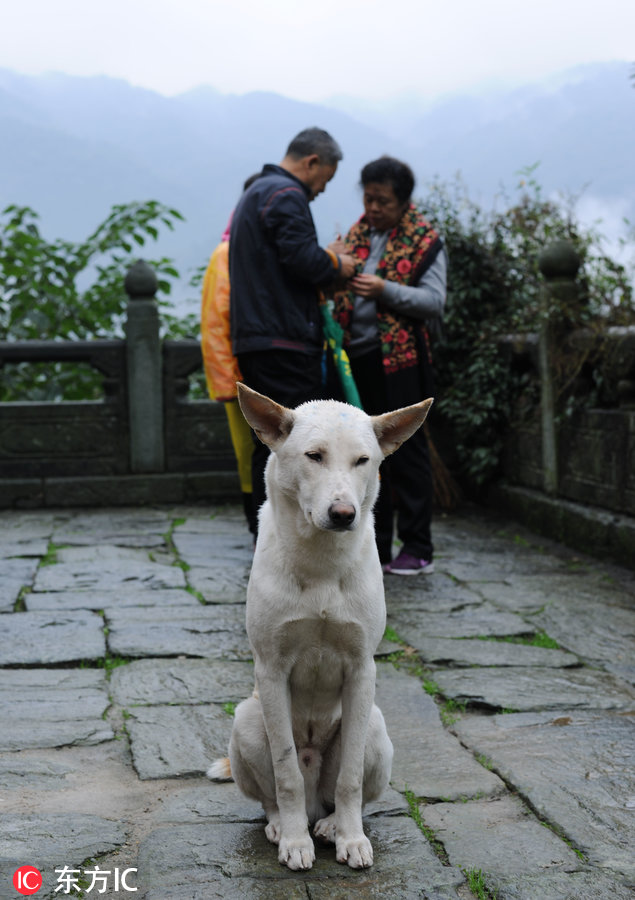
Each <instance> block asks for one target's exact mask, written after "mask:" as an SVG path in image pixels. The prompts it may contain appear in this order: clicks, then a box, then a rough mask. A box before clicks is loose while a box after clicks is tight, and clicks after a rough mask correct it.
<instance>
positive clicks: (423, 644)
mask: <svg viewBox="0 0 635 900" xmlns="http://www.w3.org/2000/svg"><path fill="white" fill-rule="evenodd" d="M419 644H420V645H419V646H418V647H417V651H418V654H419V656H420V657H421V659H422V660H423V661H424V662H426V663H430V664H435V665H439V664H446V665H447V664H448V663H449V664H452V665H453V666H545V667H547V668H554V669H556V668H568V667H571V666H577V665H579V660H578V657H577V656H574V655H573V653H567V652H566V651H564V650H551V649H548V648H547V647H532V646H528V645H526V644H515V643H510V642H507V641H484V640H478V639H477V638H463V639H458V638H440V637H431V638H424V639H423V640H422V641H420V642H419Z"/></svg>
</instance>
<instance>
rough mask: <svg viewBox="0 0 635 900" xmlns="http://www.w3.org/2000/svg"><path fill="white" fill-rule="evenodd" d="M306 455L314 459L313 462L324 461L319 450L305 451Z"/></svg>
mask: <svg viewBox="0 0 635 900" xmlns="http://www.w3.org/2000/svg"><path fill="white" fill-rule="evenodd" d="M304 455H305V456H308V457H309V459H312V460H313V462H322V454H321V453H318V452H317V451H309V453H305V454H304Z"/></svg>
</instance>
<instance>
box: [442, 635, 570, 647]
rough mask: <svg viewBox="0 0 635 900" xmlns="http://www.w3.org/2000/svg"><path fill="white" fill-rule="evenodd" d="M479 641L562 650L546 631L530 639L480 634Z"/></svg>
mask: <svg viewBox="0 0 635 900" xmlns="http://www.w3.org/2000/svg"><path fill="white" fill-rule="evenodd" d="M459 640H467V638H459ZM477 640H479V641H498V643H501V644H524V645H525V646H526V647H544V648H545V649H546V650H560V644H559V643H558V642H557V641H556V640H554V639H553V638H552V637H549V635H548V634H547V633H546V632H544V631H537V632H535V633H534V634H532V635H531V636H530V637H522V636H519V635H505V636H504V637H500V636H499V635H495V634H479V635H477Z"/></svg>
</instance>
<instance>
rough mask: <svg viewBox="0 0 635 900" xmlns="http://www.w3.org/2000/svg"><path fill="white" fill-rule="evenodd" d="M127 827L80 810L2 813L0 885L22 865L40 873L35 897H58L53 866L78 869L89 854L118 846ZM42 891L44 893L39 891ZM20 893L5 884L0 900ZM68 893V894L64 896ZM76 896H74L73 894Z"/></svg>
mask: <svg viewBox="0 0 635 900" xmlns="http://www.w3.org/2000/svg"><path fill="white" fill-rule="evenodd" d="M127 834H128V832H127V829H126V828H125V827H124V826H123V825H122V824H121V823H118V822H112V821H110V820H108V819H104V818H101V817H100V816H93V815H89V814H80V813H67V812H66V813H58V814H51V813H48V814H40V813H36V814H31V815H23V816H22V815H4V816H3V819H2V841H1V842H0V884H2V886H3V891H4V890H5V886H6V885H9V886H11V885H12V878H13V873H14V872H15V870H16V869H17V868H19V867H20V866H23V865H25V864H30V865H35V866H36V867H37V868H38V869H39V870H40V872H41V873H42V875H43V882H42V888H41V889H40V890H39V891H38V896H47V897H59V896H63V895H62V893H61V891H60V892H59V893H55V889H56V888H57V887H58V886H59V884H60V883H59V881H58V875H57V874H56V873H55V869H56V868H58V869H59V868H63V866H65V865H66V866H68V867H69V868H78V867H79V865H80V864H81V863H83V862H84V861H85V860H87V859H89V858H90V857H94V856H97V855H98V854H102V853H107V852H109V851H112V850H115V849H117V848H118V847H120V846H122V845H123V844H124V843H125V842H126V839H127ZM43 892H45V893H43ZM23 896H24V895H23V894H20V893H18V892H17V891H15V890H13V888H12V887H9V890H8V891H7V893H4V892H3V894H2V898H3V900H5V898H7V900H8V898H11V900H14V898H15V900H21V898H22V897H23ZM66 896H68V895H66ZM75 896H76V895H75Z"/></svg>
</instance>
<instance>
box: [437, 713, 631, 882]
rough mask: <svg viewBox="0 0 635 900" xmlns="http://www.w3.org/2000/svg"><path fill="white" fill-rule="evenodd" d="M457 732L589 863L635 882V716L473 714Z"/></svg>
mask: <svg viewBox="0 0 635 900" xmlns="http://www.w3.org/2000/svg"><path fill="white" fill-rule="evenodd" d="M453 730H454V731H455V732H456V733H457V735H458V736H459V737H460V739H461V740H462V741H463V742H465V743H467V744H469V746H470V747H471V748H472V749H473V750H474V752H475V753H479V754H483V755H484V756H486V757H487V758H488V759H490V760H491V761H492V764H493V766H494V768H495V769H496V771H497V772H500V774H501V776H502V777H503V778H504V779H505V781H506V782H507V783H508V784H510V785H513V787H514V788H515V789H516V790H517V791H518V792H519V793H520V794H521V796H522V797H524V798H526V799H527V800H528V802H529V803H530V804H531V806H532V808H533V809H535V810H537V812H538V814H539V815H540V816H542V817H543V818H544V819H545V820H546V821H548V822H550V823H551V824H553V825H555V826H556V827H557V828H559V829H561V830H562V833H564V834H565V835H566V836H567V837H568V838H570V839H571V840H572V841H573V843H574V845H575V846H576V847H578V848H579V849H580V850H582V851H583V852H584V853H585V854H586V855H587V857H588V859H589V861H590V862H591V863H593V864H595V865H598V866H602V867H607V868H610V869H613V870H614V871H616V872H623V873H625V874H628V875H630V877H631V878H633V877H635V856H634V855H633V815H634V809H635V724H634V722H633V717H632V716H624V715H621V714H619V713H611V712H601V711H595V712H594V711H588V710H584V711H581V710H571V711H569V712H564V711H561V712H559V713H558V714H557V715H554V714H553V713H551V714H550V713H533V714H532V713H519V714H515V715H514V714H511V715H497V716H491V717H473V716H470V717H468V718H466V719H464V720H462V721H460V722H458V723H456V724H455V725H454V726H453Z"/></svg>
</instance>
